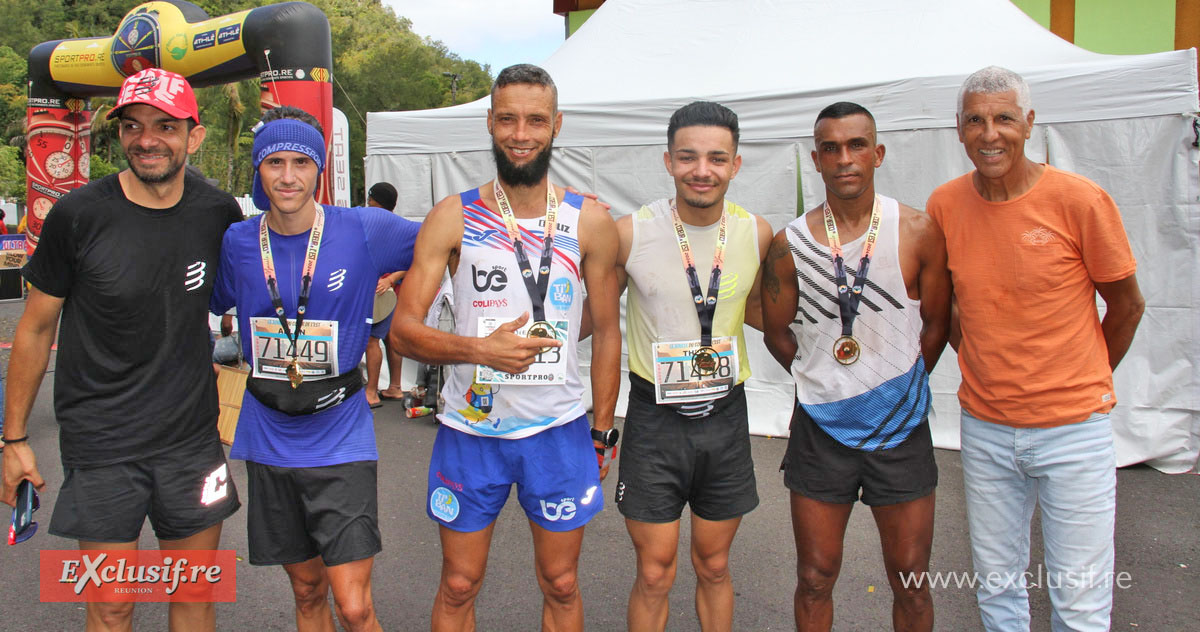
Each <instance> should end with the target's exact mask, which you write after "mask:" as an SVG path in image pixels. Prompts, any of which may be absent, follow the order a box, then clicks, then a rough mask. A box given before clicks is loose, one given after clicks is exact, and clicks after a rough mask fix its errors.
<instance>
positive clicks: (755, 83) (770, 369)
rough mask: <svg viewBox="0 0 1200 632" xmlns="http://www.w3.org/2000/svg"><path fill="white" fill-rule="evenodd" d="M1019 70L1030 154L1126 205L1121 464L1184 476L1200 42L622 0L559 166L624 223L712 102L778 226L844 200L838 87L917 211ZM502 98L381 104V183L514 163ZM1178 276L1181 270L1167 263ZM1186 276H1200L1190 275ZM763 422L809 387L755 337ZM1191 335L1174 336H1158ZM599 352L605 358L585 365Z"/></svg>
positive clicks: (945, 17)
mask: <svg viewBox="0 0 1200 632" xmlns="http://www.w3.org/2000/svg"><path fill="white" fill-rule="evenodd" d="M993 64H994V65H1000V66H1004V67H1007V68H1010V69H1012V70H1015V71H1017V72H1018V73H1021V74H1022V75H1023V76H1024V77H1025V78H1026V80H1027V81H1028V82H1029V84H1030V87H1031V92H1032V96H1033V104H1034V111H1035V112H1036V120H1035V128H1034V131H1033V136H1032V138H1031V139H1030V140H1029V141H1028V142H1027V143H1026V153H1027V155H1028V156H1029V157H1030V158H1031V159H1034V160H1039V161H1044V162H1049V163H1051V164H1054V165H1056V166H1058V167H1060V168H1063V169H1067V170H1070V171H1075V172H1078V173H1081V174H1083V175H1085V176H1087V177H1089V178H1091V179H1092V180H1095V181H1096V182H1098V183H1099V184H1100V185H1101V186H1103V187H1104V188H1105V189H1106V190H1108V191H1109V193H1110V194H1112V195H1113V197H1114V198H1115V199H1116V201H1117V203H1118V205H1119V206H1120V207H1121V211H1122V217H1123V219H1124V221H1125V226H1126V230H1127V232H1128V233H1129V237H1130V241H1131V243H1132V245H1133V251H1134V254H1135V256H1137V258H1138V260H1139V262H1140V264H1141V265H1140V266H1139V273H1138V279H1139V282H1140V284H1141V286H1142V291H1143V294H1144V295H1145V296H1146V299H1147V305H1148V308H1147V311H1146V315H1145V317H1144V318H1143V320H1142V323H1141V326H1140V328H1139V332H1138V335H1137V337H1136V338H1135V340H1134V344H1133V347H1132V349H1131V350H1130V353H1129V354H1128V356H1126V359H1125V360H1124V362H1123V363H1122V364H1121V366H1120V367H1119V368H1118V370H1117V373H1116V382H1117V389H1116V390H1117V397H1118V399H1119V400H1120V403H1119V405H1118V407H1117V408H1116V409H1115V410H1114V412H1113V419H1114V422H1115V423H1114V429H1115V430H1114V432H1115V434H1116V440H1117V455H1118V462H1119V463H1120V464H1122V465H1124V464H1129V463H1137V462H1142V461H1149V462H1151V464H1153V465H1155V466H1156V467H1159V468H1160V469H1164V470H1167V471H1187V470H1190V469H1193V468H1195V467H1196V463H1197V455H1198V454H1200V371H1197V370H1196V368H1195V366H1194V359H1195V358H1200V335H1198V332H1200V317H1198V316H1197V314H1200V274H1197V272H1200V270H1197V268H1198V267H1200V263H1198V262H1200V203H1198V202H1197V199H1198V198H1197V195H1198V193H1200V150H1198V149H1197V148H1196V147H1195V146H1194V145H1193V143H1194V142H1195V141H1196V138H1197V134H1196V132H1195V131H1194V129H1193V123H1194V122H1195V120H1196V118H1195V113H1196V111H1197V108H1198V105H1197V80H1196V51H1195V50H1187V51H1174V52H1168V53H1158V54H1153V55H1130V56H1124V55H1102V54H1097V53H1092V52H1089V51H1086V50H1083V49H1081V48H1078V47H1076V46H1073V45H1072V44H1069V43H1067V42H1065V41H1063V40H1062V39H1060V38H1058V37H1056V36H1055V35H1053V34H1051V33H1049V32H1048V31H1046V30H1045V29H1043V28H1042V27H1041V26H1040V25H1038V24H1037V23H1036V22H1034V21H1033V20H1032V19H1030V18H1029V17H1028V16H1026V15H1025V14H1024V13H1023V12H1022V11H1021V10H1020V9H1018V8H1017V7H1016V6H1014V5H1013V4H1012V3H1011V2H1008V0H861V1H860V2H856V3H831V2H826V1H824V0H608V2H606V3H605V4H604V5H603V6H602V7H601V8H600V9H599V10H597V11H596V13H595V14H594V15H593V16H592V17H591V18H590V19H589V20H588V22H587V23H586V24H585V25H584V26H583V27H582V28H581V29H580V30H579V31H578V32H577V33H576V34H575V35H573V36H572V37H571V38H570V39H568V40H567V41H566V42H565V43H564V44H563V45H562V47H560V48H559V50H558V51H557V52H556V53H555V54H554V55H553V56H552V57H551V58H550V59H549V60H547V61H546V62H545V63H543V64H541V65H542V66H543V67H545V68H546V69H547V70H548V71H549V72H550V74H551V76H553V77H554V79H555V82H556V83H557V86H558V90H559V108H560V109H561V110H562V111H563V113H564V123H563V129H562V132H561V134H560V135H559V137H558V138H557V139H556V141H555V154H554V161H553V163H552V166H551V174H550V175H551V178H552V180H554V181H555V182H558V183H566V184H571V185H573V186H575V187H577V188H578V189H581V190H587V191H595V192H597V193H599V194H600V196H601V198H602V199H603V200H605V201H606V202H609V203H611V204H612V205H613V213H614V214H616V215H620V214H626V213H630V212H633V211H635V210H636V209H637V208H639V207H640V206H641V205H642V204H644V203H647V202H649V201H651V200H654V199H657V198H661V197H667V196H670V195H672V194H673V192H674V190H673V183H672V181H671V179H670V178H669V177H668V175H667V174H666V172H665V170H664V169H663V164H662V152H663V151H664V150H665V148H666V128H667V121H668V119H669V118H670V116H671V113H672V112H674V111H675V110H676V109H678V108H679V107H681V106H683V105H686V104H687V103H690V102H692V101H695V100H698V99H707V100H714V101H718V102H721V103H723V104H725V105H727V106H729V107H730V108H732V109H733V110H734V111H735V112H737V113H738V116H739V119H740V124H741V145H740V147H739V151H740V153H741V154H742V156H743V163H742V169H741V171H740V172H739V174H738V177H737V179H736V180H735V181H734V182H733V183H732V184H731V187H730V190H729V197H730V198H731V199H733V200H734V201H736V202H738V203H739V204H742V205H743V206H745V207H746V208H748V209H750V210H751V211H752V212H755V213H757V214H759V215H761V216H763V217H764V218H766V219H767V220H768V221H769V222H770V223H771V225H772V226H773V227H774V228H775V229H776V230H779V229H781V228H783V226H784V225H786V224H787V222H789V221H791V220H792V219H794V218H795V217H796V213H797V209H807V208H813V207H814V206H815V205H817V204H819V203H820V201H821V200H823V199H824V196H825V192H824V186H823V183H822V181H821V178H820V175H819V174H818V173H816V171H815V169H814V168H813V166H812V161H811V160H810V159H809V153H810V152H811V150H812V143H811V136H812V126H813V121H814V120H815V118H816V115H817V113H818V112H819V111H820V110H821V109H822V108H824V107H825V106H827V105H829V104H830V103H833V102H835V101H854V102H856V103H859V104H861V105H863V106H865V107H867V108H868V109H869V110H871V111H872V113H873V114H874V116H875V118H876V121H877V125H878V128H879V130H880V134H879V139H880V142H882V143H884V144H885V145H886V146H887V148H888V151H887V157H886V159H885V161H884V164H883V165H882V167H881V168H880V169H878V170H877V171H876V176H875V182H876V188H877V190H878V191H879V192H880V193H883V194H885V195H889V196H892V197H895V198H897V199H899V200H901V201H902V202H905V203H907V204H910V205H912V206H915V207H918V208H920V207H923V206H924V201H925V200H926V199H927V198H928V196H929V194H930V193H931V192H932V191H933V189H934V188H935V187H936V186H938V185H939V184H941V183H943V182H946V181H947V180H950V179H951V178H953V177H956V176H958V175H960V174H962V173H965V172H967V171H969V170H970V169H971V168H972V165H971V163H970V162H969V161H968V160H967V158H966V156H965V154H964V152H963V150H962V146H961V144H960V143H959V142H958V138H957V134H956V132H955V130H954V125H955V110H956V107H957V97H958V90H959V86H960V85H961V83H962V81H963V79H964V78H965V76H966V75H968V74H970V73H971V72H974V71H975V70H978V69H980V68H982V67H984V66H989V65H993ZM487 106H488V100H487V99H486V98H485V99H482V100H480V101H476V102H474V103H468V104H464V105H460V106H456V107H451V108H444V109H439V110H426V111H416V112H372V113H369V114H368V115H367V159H366V160H367V164H366V175H367V181H368V184H369V183H374V182H377V181H380V180H386V181H389V182H391V183H392V184H394V185H396V187H397V189H398V190H399V191H400V204H399V206H398V207H397V212H400V213H401V214H403V215H405V216H409V217H421V216H423V215H424V214H425V213H426V212H428V210H429V208H431V207H432V205H433V204H434V203H435V202H436V201H437V200H438V199H441V198H442V197H444V196H446V195H451V194H453V193H457V192H458V191H462V190H465V189H468V188H471V187H474V186H478V185H479V184H481V183H483V182H486V181H488V180H489V179H491V178H492V177H493V176H494V173H495V171H494V169H495V167H494V165H493V163H492V158H491V152H490V137H489V136H488V134H487V129H486V126H485V123H484V119H485V114H486V110H487ZM1168 270H1169V271H1173V272H1172V273H1170V274H1168V273H1167V272H1166V271H1168ZM1180 272H1182V274H1180ZM747 337H748V338H749V339H748V340H747V343H748V346H749V354H750V359H751V366H752V370H753V372H754V377H752V378H751V380H750V381H749V382H747V388H748V389H749V390H750V391H751V392H752V393H753V396H752V397H751V398H750V406H751V411H750V412H751V430H752V431H753V432H755V433H757V434H768V435H776V436H779V435H783V434H786V432H787V427H788V420H789V417H790V413H791V406H792V402H793V393H794V387H793V385H792V381H791V379H790V376H789V375H788V373H787V372H785V371H784V370H783V369H782V368H780V367H779V366H778V365H776V364H775V363H774V362H773V361H772V359H771V358H770V356H769V354H768V353H767V351H766V349H765V347H763V346H762V344H761V342H760V337H759V335H758V334H757V332H752V331H749V330H748V334H747ZM1163 340H1169V341H1172V343H1171V344H1170V345H1165V346H1164V345H1153V342H1154V341H1163ZM585 360H586V358H585ZM958 382H959V375H958V370H957V365H956V358H955V357H954V354H953V352H952V351H950V350H949V349H947V352H946V354H945V355H944V356H943V358H942V360H941V362H940V363H939V365H938V367H937V370H936V371H935V372H934V374H933V377H932V380H931V388H932V390H933V394H934V400H933V401H934V415H933V417H932V427H933V432H934V440H935V443H936V444H937V445H938V446H940V447H951V448H956V447H957V446H958V432H957V430H958V402H957V398H956V396H955V392H956V391H957V387H958Z"/></svg>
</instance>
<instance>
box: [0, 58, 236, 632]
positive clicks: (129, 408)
mask: <svg viewBox="0 0 1200 632" xmlns="http://www.w3.org/2000/svg"><path fill="white" fill-rule="evenodd" d="M108 116H109V118H118V119H119V134H120V139H121V146H122V148H123V149H124V150H125V156H126V158H128V160H129V168H128V169H126V170H124V171H122V172H120V173H117V174H114V175H111V176H108V177H105V178H102V179H100V180H97V181H96V182H92V183H90V184H88V185H87V186H84V187H82V188H79V189H76V190H75V191H72V192H71V193H69V194H68V195H66V196H65V197H63V198H62V199H61V200H59V201H58V203H57V204H55V205H54V208H53V209H51V212H50V214H49V215H47V217H46V224H45V226H44V227H43V228H42V235H41V242H40V244H39V246H38V249H37V250H36V251H35V252H34V254H33V257H32V258H31V259H30V260H29V263H28V264H26V266H25V267H24V268H23V270H22V273H23V274H24V276H25V279H26V280H27V281H29V283H30V284H31V286H32V287H31V289H30V293H29V299H28V301H27V302H26V304H25V312H24V314H23V315H22V316H21V321H20V322H19V323H18V324H17V331H16V337H15V339H14V341H13V350H12V360H11V361H10V363H9V373H8V397H7V400H8V401H7V409H6V414H7V423H6V424H5V427H4V440H5V443H6V447H5V449H4V462H3V464H4V471H3V473H4V481H3V491H2V492H0V500H3V501H4V502H5V503H7V504H9V505H11V504H13V501H14V490H15V488H16V485H17V483H19V482H20V481H21V480H22V479H29V480H30V481H31V482H33V484H34V485H35V486H37V487H38V488H41V487H42V486H43V484H44V483H43V481H42V477H41V475H40V474H38V470H37V466H36V462H35V459H34V455H33V450H32V449H31V448H30V447H29V444H28V443H27V439H28V437H27V436H26V432H25V429H26V422H27V421H28V417H29V412H30V409H31V408H32V406H33V402H34V399H35V398H36V397H37V391H38V387H39V386H40V384H41V381H42V375H43V374H44V373H45V370H46V365H47V363H48V361H49V356H50V346H51V344H52V343H53V342H54V337H55V326H56V325H57V324H58V322H59V314H60V312H61V314H62V324H61V327H60V331H59V343H60V344H61V349H60V351H59V355H58V360H57V362H56V363H55V369H56V375H55V380H54V412H55V416H56V417H57V418H58V422H59V424H60V430H59V443H60V446H61V451H62V464H63V470H64V474H65V478H64V481H63V486H62V489H61V490H59V494H58V501H57V502H56V503H55V506H54V515H53V517H52V518H51V522H50V533H52V534H54V535H57V536H61V537H64V538H71V539H74V540H78V541H79V547H80V548H81V549H136V548H137V546H138V542H137V541H138V533H139V532H140V531H141V528H142V523H143V522H144V521H145V519H146V517H147V515H148V516H149V517H150V524H151V525H152V526H153V527H154V532H155V534H156V535H157V536H158V539H159V545H160V548H162V549H215V548H217V544H218V541H219V539H220V535H221V522H222V521H223V520H224V519H225V518H227V517H229V515H231V514H232V513H233V512H234V511H236V510H237V508H238V507H239V502H238V498H237V491H236V490H235V489H234V486H233V479H232V478H231V477H230V476H229V472H228V466H227V465H226V462H225V453H224V450H223V449H222V447H221V443H220V439H219V437H218V435H217V425H216V421H217V415H218V405H217V390H216V383H215V379H214V376H213V370H212V364H211V363H210V359H211V356H210V354H211V353H212V349H211V343H210V340H209V329H208V315H207V312H208V309H207V308H208V301H209V296H210V295H211V293H212V289H213V277H214V273H215V272H216V266H217V263H218V254H219V249H220V246H221V236H222V234H223V233H224V232H225V229H226V227H228V226H229V225H230V224H232V223H234V222H236V221H238V220H240V219H241V211H240V210H239V208H238V205H237V203H236V202H234V200H233V198H232V197H230V196H229V195H228V194H226V193H224V192H221V191H218V190H217V189H214V188H213V187H211V186H209V185H208V184H206V183H205V182H204V181H203V180H202V179H200V178H197V177H195V176H191V175H186V174H185V172H184V169H183V167H184V165H185V164H186V163H187V159H188V156H189V155H190V154H192V153H194V152H195V151H196V150H197V149H199V147H200V144H201V143H202V142H203V141H204V127H203V126H201V125H200V115H199V110H198V109H197V107H196V98H195V96H194V95H193V93H192V88H191V86H189V85H188V83H187V81H186V80H184V78H183V77H181V76H179V75H177V74H175V73H173V72H168V71H165V70H160V69H154V68H152V69H149V70H144V71H142V72H139V73H137V74H135V75H133V76H131V77H129V78H128V79H126V80H125V83H124V84H123V85H122V87H121V92H120V96H119V97H118V99H117V104H116V106H115V107H114V108H113V110H112V112H110V113H109V115H108ZM132 615H133V603H88V604H87V628H88V629H89V630H93V629H109V627H112V628H115V629H127V628H128V626H129V625H130V622H131V617H132ZM214 622H215V612H214V610H213V606H212V604H208V603H179V602H175V603H172V604H171V605H170V627H171V629H172V630H212V629H213V626H214Z"/></svg>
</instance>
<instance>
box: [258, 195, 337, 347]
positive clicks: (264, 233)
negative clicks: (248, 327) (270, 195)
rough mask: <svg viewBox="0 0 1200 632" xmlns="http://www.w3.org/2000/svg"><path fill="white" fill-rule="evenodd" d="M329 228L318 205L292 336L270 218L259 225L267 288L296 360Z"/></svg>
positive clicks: (264, 217) (260, 248)
mask: <svg viewBox="0 0 1200 632" xmlns="http://www.w3.org/2000/svg"><path fill="white" fill-rule="evenodd" d="M324 229H325V209H324V208H322V207H321V205H320V204H318V205H317V214H316V218H315V219H314V220H313V225H312V230H311V231H309V235H308V250H307V251H306V252H305V253H304V270H303V276H302V277H301V278H300V297H299V298H298V299H297V300H296V335H295V336H292V331H291V328H290V327H288V321H287V316H286V315H285V314H284V310H283V298H282V297H281V296H280V295H279V282H278V281H277V280H276V278H275V257H273V256H272V255H271V239H270V236H269V235H268V232H269V231H268V230H267V218H266V216H265V215H264V216H263V219H262V222H260V223H259V225H258V246H259V253H260V254H261V255H262V264H263V276H264V277H266V279H267V291H268V292H270V293H271V305H272V306H274V307H275V317H276V318H278V319H279V325H280V326H281V327H283V335H285V336H287V339H288V342H290V343H291V345H292V349H291V354H292V360H295V359H296V343H297V342H299V341H300V331H301V329H300V328H301V326H302V325H303V324H304V312H305V311H306V310H307V309H308V294H309V290H311V289H312V279H313V273H314V272H316V269H317V255H318V254H319V253H320V252H321V233H322V232H324Z"/></svg>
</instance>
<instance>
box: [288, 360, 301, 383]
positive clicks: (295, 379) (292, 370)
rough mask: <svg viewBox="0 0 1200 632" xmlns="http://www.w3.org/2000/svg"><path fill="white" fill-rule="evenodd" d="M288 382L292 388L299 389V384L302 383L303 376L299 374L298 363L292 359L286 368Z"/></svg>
mask: <svg viewBox="0 0 1200 632" xmlns="http://www.w3.org/2000/svg"><path fill="white" fill-rule="evenodd" d="M287 376H288V381H289V382H291V383H292V388H300V383H301V382H303V381H304V376H303V375H302V374H301V373H300V361H299V360H297V359H296V358H292V363H291V364H289V365H288V368H287Z"/></svg>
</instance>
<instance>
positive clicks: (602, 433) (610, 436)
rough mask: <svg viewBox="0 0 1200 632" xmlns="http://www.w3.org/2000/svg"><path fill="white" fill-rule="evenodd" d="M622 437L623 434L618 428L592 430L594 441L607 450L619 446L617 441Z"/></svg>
mask: <svg viewBox="0 0 1200 632" xmlns="http://www.w3.org/2000/svg"><path fill="white" fill-rule="evenodd" d="M620 436H621V433H620V431H618V430H617V429H616V428H609V429H608V430H597V429H595V428H592V441H595V442H596V443H599V444H601V445H603V446H604V447H606V448H611V447H613V446H615V445H617V439H618V438H619V437H620Z"/></svg>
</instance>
